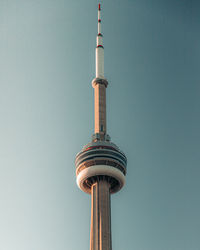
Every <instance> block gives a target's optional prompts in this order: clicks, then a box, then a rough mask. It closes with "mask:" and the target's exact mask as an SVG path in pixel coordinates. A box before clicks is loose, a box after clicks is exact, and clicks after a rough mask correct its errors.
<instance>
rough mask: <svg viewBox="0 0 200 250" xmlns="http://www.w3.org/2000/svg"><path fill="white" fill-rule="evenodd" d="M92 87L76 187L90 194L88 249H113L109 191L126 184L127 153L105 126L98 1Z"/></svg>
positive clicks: (106, 82) (118, 188)
mask: <svg viewBox="0 0 200 250" xmlns="http://www.w3.org/2000/svg"><path fill="white" fill-rule="evenodd" d="M92 87H93V88H94V110H95V112H94V116H95V119H94V120H95V122H94V134H93V135H92V140H91V142H90V143H88V144H87V145H85V146H84V147H83V149H82V150H81V151H80V153H78V154H77V156H76V160H75V164H76V181H77V185H78V187H79V188H80V189H81V190H82V191H84V192H86V193H88V194H91V228H90V250H112V237H111V205H110V195H111V194H114V193H116V192H118V191H119V190H120V189H121V188H122V187H123V186H124V184H125V175H126V164H127V160H126V156H125V154H124V153H123V152H122V151H121V150H120V149H119V148H118V147H117V146H116V145H115V144H114V143H112V142H111V140H110V136H109V135H108V134H107V130H106V88H107V87H108V81H107V80H106V78H105V77H104V47H103V35H102V32H101V5H100V4H99V5H98V34H97V46H96V77H95V78H94V80H93V81H92Z"/></svg>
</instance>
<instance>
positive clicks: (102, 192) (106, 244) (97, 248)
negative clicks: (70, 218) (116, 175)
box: [90, 180, 112, 250]
mask: <svg viewBox="0 0 200 250" xmlns="http://www.w3.org/2000/svg"><path fill="white" fill-rule="evenodd" d="M91 199H92V206H91V231H90V250H112V243H111V213H110V184H109V183H108V182H107V181H106V180H99V181H97V182H96V183H94V184H93V186H92V188H91Z"/></svg>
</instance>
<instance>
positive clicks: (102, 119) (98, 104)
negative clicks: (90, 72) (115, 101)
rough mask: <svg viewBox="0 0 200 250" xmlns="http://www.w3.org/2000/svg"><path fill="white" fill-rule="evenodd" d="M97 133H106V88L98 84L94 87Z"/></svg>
mask: <svg viewBox="0 0 200 250" xmlns="http://www.w3.org/2000/svg"><path fill="white" fill-rule="evenodd" d="M94 117H95V133H100V134H105V133H106V87H105V85H104V84H96V85H95V87H94Z"/></svg>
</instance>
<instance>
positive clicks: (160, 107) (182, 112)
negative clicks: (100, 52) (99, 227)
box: [0, 0, 200, 250]
mask: <svg viewBox="0 0 200 250" xmlns="http://www.w3.org/2000/svg"><path fill="white" fill-rule="evenodd" d="M97 4H98V2H97V1H96V0H84V1H83V0H56V1H55V0H0V138H1V139H0V250H66V249H67V250H80V249H81V250H87V249H89V230H90V196H89V195H87V194H85V193H83V192H81V191H80V190H79V189H78V187H77V186H76V179H75V165H74V159H75V155H76V153H77V152H79V151H80V149H81V148H82V147H83V146H84V145H85V144H86V143H87V142H89V141H90V138H91V134H92V133H93V112H94V108H93V89H92V87H91V80H92V79H93V78H94V73H95V65H94V62H95V60H94V56H95V42H96V33H97ZM102 5H103V6H102V19H103V20H102V25H103V27H102V30H103V34H104V47H105V76H106V78H107V79H108V81H109V86H108V89H107V114H108V119H107V120H108V133H109V135H110V136H111V139H112V141H113V142H114V143H116V144H117V145H118V146H119V147H120V148H121V149H122V150H123V151H124V152H125V153H126V155H127V158H128V173H127V183H126V186H125V187H124V189H123V190H122V191H120V192H119V193H117V194H115V195H113V196H112V238H113V250H199V249H200V237H199V235H200V234H199V232H200V215H199V211H200V196H199V193H200V181H199V179H200V70H199V68H200V32H199V30H200V2H199V1H198V0H197V1H194V0H123V1H122V0H107V1H106V0H104V1H102Z"/></svg>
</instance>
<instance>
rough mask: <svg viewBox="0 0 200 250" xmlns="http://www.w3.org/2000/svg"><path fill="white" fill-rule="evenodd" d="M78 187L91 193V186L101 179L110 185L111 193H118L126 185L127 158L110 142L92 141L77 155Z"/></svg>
mask: <svg viewBox="0 0 200 250" xmlns="http://www.w3.org/2000/svg"><path fill="white" fill-rule="evenodd" d="M75 164H76V177H77V185H78V187H79V188H80V189H81V190H82V191H84V192H86V193H89V194H90V193H91V186H92V185H93V184H94V183H95V182H96V181H98V180H100V179H105V180H106V181H107V182H108V183H109V184H110V193H111V194H112V193H116V192H118V191H119V190H120V189H121V188H122V187H123V186H124V184H125V175H126V164H127V160H126V156H125V155H124V153H123V152H122V151H120V150H119V148H118V147H117V146H116V145H115V144H114V143H111V142H110V141H98V140H97V141H92V142H91V143H88V144H87V145H86V146H84V147H83V149H82V150H81V152H80V153H78V154H77V156H76V160H75Z"/></svg>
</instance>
